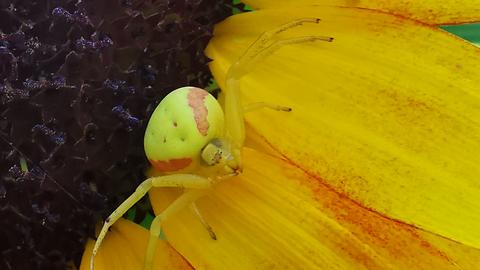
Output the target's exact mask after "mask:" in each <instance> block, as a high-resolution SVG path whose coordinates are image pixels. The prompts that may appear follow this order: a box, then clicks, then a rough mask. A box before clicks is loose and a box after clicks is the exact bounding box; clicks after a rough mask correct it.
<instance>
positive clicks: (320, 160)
mask: <svg viewBox="0 0 480 270" xmlns="http://www.w3.org/2000/svg"><path fill="white" fill-rule="evenodd" d="M298 17H319V18H322V19H323V22H321V23H320V24H318V25H312V26H310V25H308V26H304V27H299V28H295V29H291V30H289V31H285V32H284V33H283V35H284V36H283V37H285V35H289V36H292V35H296V36H297V35H309V34H310V35H312V34H317V35H330V36H333V37H335V40H334V41H333V42H332V43H326V42H316V43H310V44H303V45H292V46H288V47H284V48H282V49H281V50H280V51H278V52H277V53H275V54H274V55H272V56H271V57H269V58H268V59H266V60H265V61H263V62H262V63H259V64H258V65H257V66H256V67H255V69H254V70H253V71H252V72H251V73H250V74H249V75H247V76H246V77H244V78H243V79H242V81H241V83H242V87H243V88H242V93H243V94H244V101H245V103H248V102H254V101H255V102H257V101H268V102H271V103H275V104H282V105H286V106H290V107H292V108H293V112H291V113H288V114H285V113H279V112H274V111H271V110H262V111H258V112H252V113H249V114H247V116H246V117H247V121H248V122H249V124H250V125H251V126H252V128H253V129H255V131H256V132H258V134H261V135H262V136H264V137H265V140H266V141H267V142H268V143H269V144H270V145H272V146H273V147H274V148H275V149H277V150H278V151H279V153H280V154H282V155H284V156H285V157H286V158H288V159H289V160H290V161H291V162H292V163H294V164H295V165H296V166H298V167H300V168H302V169H303V170H305V171H307V172H308V173H309V174H311V175H315V176H316V177H317V178H318V179H319V180H318V181H320V182H322V183H324V184H326V185H328V186H329V187H332V188H333V189H335V190H336V191H337V192H339V193H341V194H343V195H344V196H346V197H348V198H352V199H354V200H355V201H356V202H358V203H359V204H361V205H363V206H365V207H367V208H371V209H374V210H375V211H377V212H379V213H381V214H382V215H386V216H388V217H391V218H393V219H396V220H399V221H402V222H405V223H408V224H412V225H414V226H416V227H418V228H421V229H423V230H427V231H430V232H433V233H435V234H438V235H441V236H444V237H447V238H450V239H453V240H455V241H458V242H461V243H464V244H467V245H470V246H472V247H475V248H480V230H479V229H478V228H480V210H479V209H480V182H479V177H480V166H478V161H479V157H480V82H479V78H480V50H479V48H476V47H474V46H473V45H470V44H468V43H466V42H463V41H462V40H459V39H457V38H455V37H453V36H451V35H449V34H446V33H444V32H442V31H440V30H437V29H435V28H431V27H426V26H424V25H421V24H418V23H415V22H413V21H409V20H406V19H402V18H399V17H394V16H390V15H387V14H378V13H375V12H372V11H369V10H360V9H347V8H325V7H310V8H308V9H288V10H265V11H257V12H252V13H248V14H242V15H241V16H234V17H231V18H230V19H228V20H227V21H226V22H224V23H222V24H221V25H220V26H219V27H218V29H217V31H216V36H215V38H214V39H213V40H212V42H211V44H210V46H209V48H208V51H207V52H208V54H209V56H210V57H211V58H212V59H214V62H213V64H212V65H211V68H212V71H213V73H214V76H215V77H216V79H217V81H218V82H219V84H220V85H221V86H222V88H223V86H224V78H225V72H226V70H227V68H228V67H229V66H230V64H231V63H232V61H234V59H237V58H238V57H239V54H241V53H242V52H243V51H244V50H245V48H246V47H247V46H248V45H249V44H251V42H253V41H254V40H255V38H256V37H257V36H258V34H259V33H261V32H262V31H265V30H267V29H271V28H273V27H274V26H276V25H279V24H281V23H285V22H288V21H291V20H293V19H294V18H298Z"/></svg>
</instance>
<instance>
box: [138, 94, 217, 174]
mask: <svg viewBox="0 0 480 270" xmlns="http://www.w3.org/2000/svg"><path fill="white" fill-rule="evenodd" d="M223 128H224V117H223V111H222V108H221V106H220V104H219V103H218V102H217V100H216V99H215V98H214V97H213V96H212V95H210V94H209V93H208V92H207V91H205V90H203V89H200V88H196V87H190V86H188V87H182V88H179V89H176V90H174V91H173V92H171V93H170V94H168V95H167V96H166V97H165V98H164V99H163V100H162V101H161V102H160V104H158V106H157V108H156V109H155V111H154V112H153V114H152V116H151V117H150V120H149V122H148V125H147V129H146V131H145V138H144V147H145V153H146V155H147V158H148V160H149V161H150V163H151V164H152V165H153V166H154V167H155V168H156V169H157V170H159V171H162V172H178V171H189V170H191V169H194V168H196V167H197V166H198V165H199V164H200V160H201V157H200V153H201V151H202V148H203V147H204V146H205V145H207V144H208V142H210V141H211V140H212V139H214V138H219V137H221V136H222V135H223Z"/></svg>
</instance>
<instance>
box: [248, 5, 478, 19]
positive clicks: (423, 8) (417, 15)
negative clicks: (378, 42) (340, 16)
mask: <svg viewBox="0 0 480 270" xmlns="http://www.w3.org/2000/svg"><path fill="white" fill-rule="evenodd" d="M243 2H245V3H247V4H249V5H251V6H252V7H254V8H259V9H268V8H271V9H275V8H292V7H293V8H295V7H301V6H309V5H317V6H318V5H324V6H337V7H358V8H367V9H374V10H380V11H383V12H388V13H392V14H396V15H399V16H403V17H407V18H411V19H415V20H418V21H421V22H424V23H427V24H432V25H441V24H459V23H467V22H476V21H480V0H463V1H461V0H442V1H437V0H422V1H418V0H282V1H277V0H245V1H243Z"/></svg>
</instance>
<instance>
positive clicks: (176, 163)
mask: <svg viewBox="0 0 480 270" xmlns="http://www.w3.org/2000/svg"><path fill="white" fill-rule="evenodd" d="M150 163H151V164H152V165H153V167H155V169H157V170H159V171H162V172H171V171H178V170H181V169H184V168H186V167H188V165H190V164H191V163H192V159H191V158H179V159H169V160H150Z"/></svg>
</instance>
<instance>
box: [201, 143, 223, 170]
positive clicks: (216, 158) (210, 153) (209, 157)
mask: <svg viewBox="0 0 480 270" xmlns="http://www.w3.org/2000/svg"><path fill="white" fill-rule="evenodd" d="M222 154H223V148H222V142H221V141H220V140H219V139H213V140H212V141H210V142H209V143H208V144H207V145H206V146H205V147H204V148H203V149H202V154H201V155H202V159H203V161H205V163H207V165H209V166H213V165H215V164H218V163H219V162H220V160H221V159H222Z"/></svg>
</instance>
